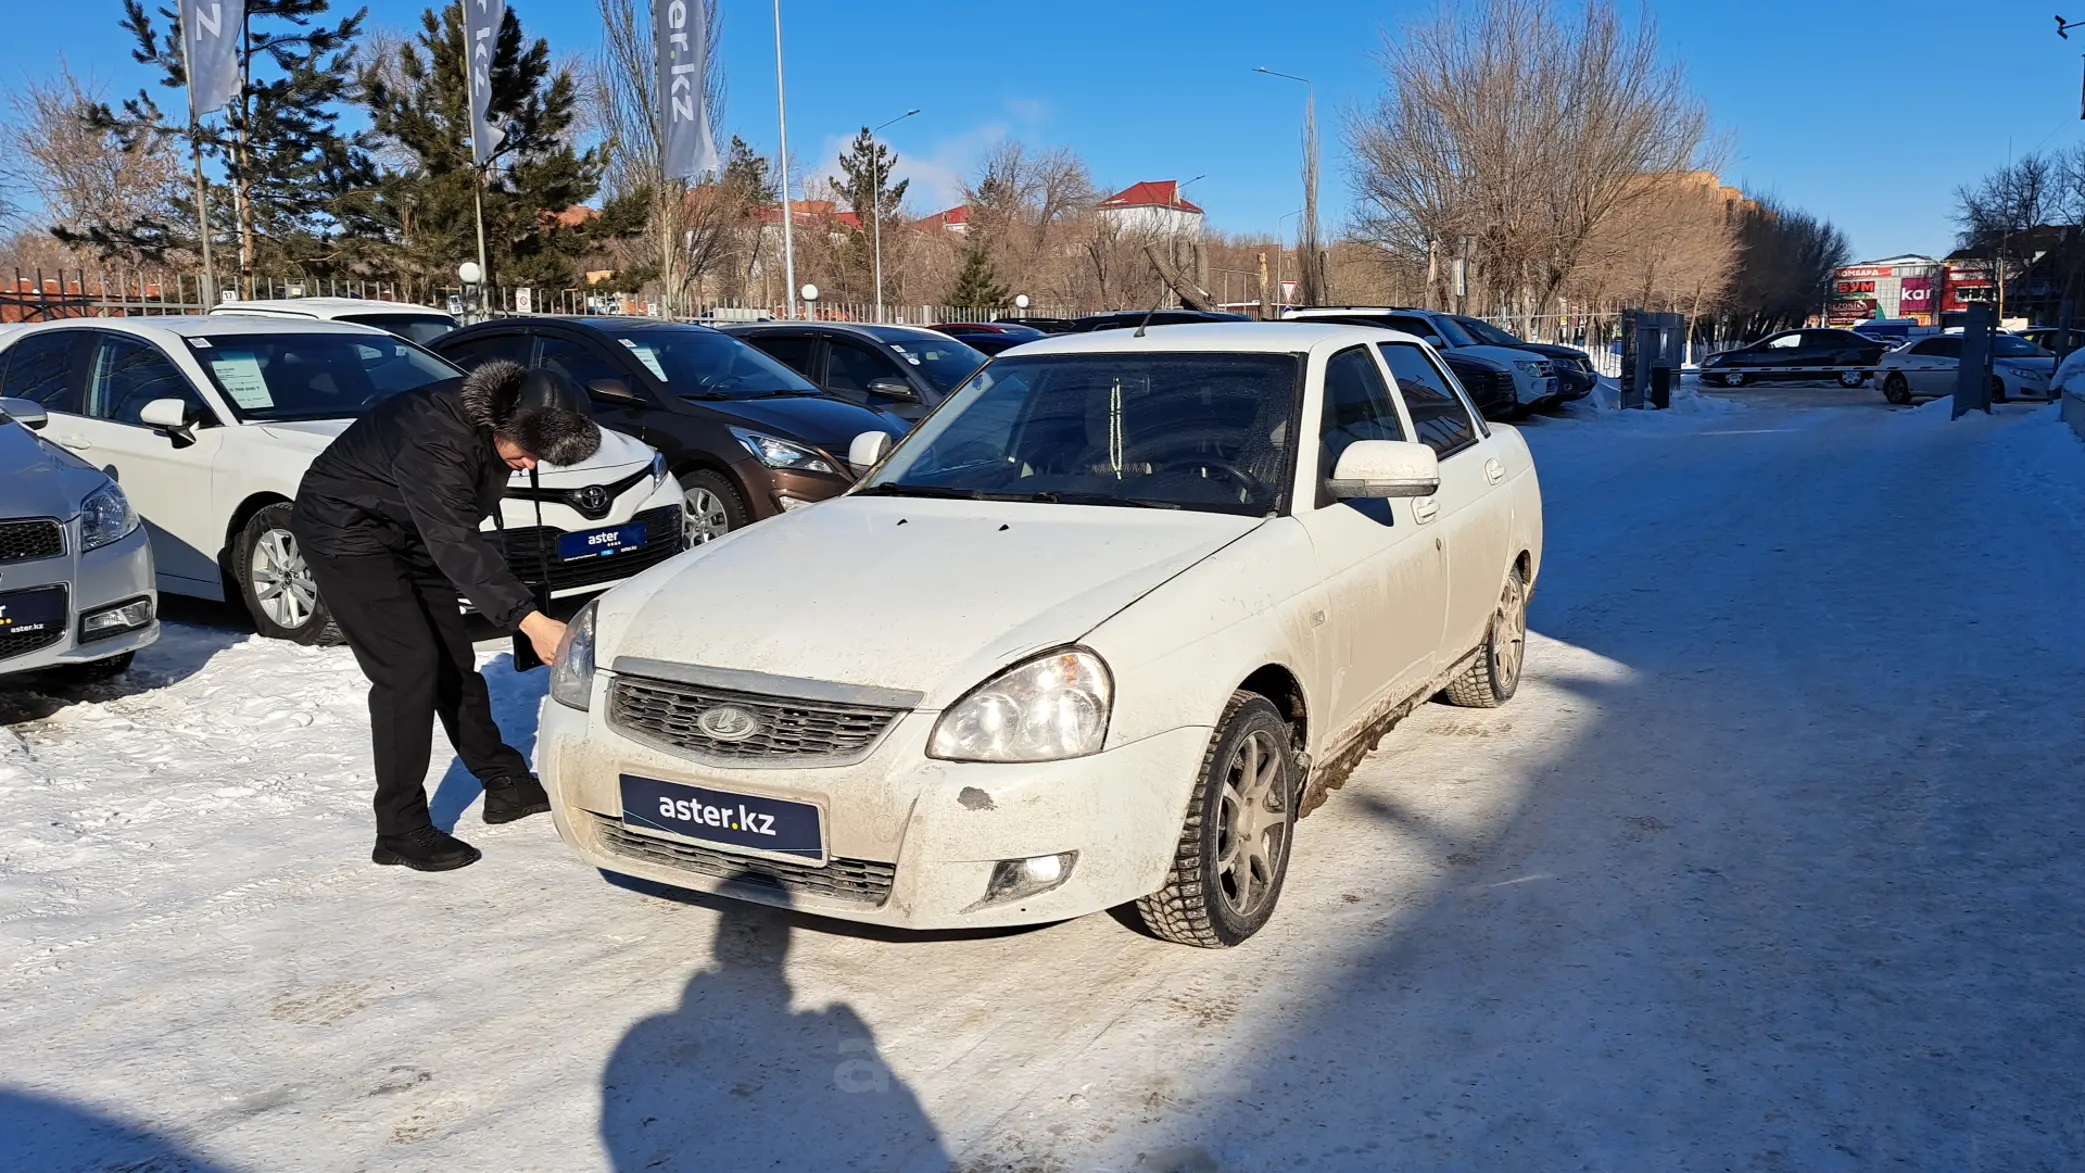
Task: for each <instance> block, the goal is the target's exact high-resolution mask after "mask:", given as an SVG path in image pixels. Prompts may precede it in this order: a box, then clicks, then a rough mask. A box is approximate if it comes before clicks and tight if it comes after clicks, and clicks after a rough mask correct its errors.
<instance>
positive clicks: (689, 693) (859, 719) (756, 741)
mask: <svg viewBox="0 0 2085 1173" xmlns="http://www.w3.org/2000/svg"><path fill="white" fill-rule="evenodd" d="M725 707H729V708H733V709H740V710H743V711H744V712H745V713H747V714H750V715H751V717H752V719H753V720H754V722H756V723H757V725H758V729H757V731H756V732H754V733H753V735H752V736H750V737H745V738H743V739H739V740H725V739H722V738H718V737H715V736H712V735H711V734H709V733H706V732H704V731H703V729H702V727H701V725H700V724H699V722H700V720H701V718H702V716H703V714H705V713H708V712H710V711H711V710H713V709H718V708H725ZM903 712H904V710H903V709H888V708H878V707H875V706H871V705H850V704H838V703H834V702H829V701H810V700H799V699H797V698H795V697H778V696H763V695H760V694H758V693H750V692H735V691H732V690H730V689H725V688H712V687H709V686H707V685H696V684H682V683H680V682H678V681H673V680H657V679H653V678H651V677H646V676H620V677H617V678H616V681H615V685H614V687H613V688H611V689H610V690H609V701H608V723H609V724H611V725H613V726H615V727H617V728H619V729H621V730H623V731H624V732H626V733H629V734H631V735H632V736H634V737H637V738H639V739H640V740H644V741H649V742H652V743H654V744H658V745H662V746H664V747H666V748H668V749H677V750H685V751H688V752H691V753H694V754H696V755H698V756H700V757H704V758H711V759H721V760H726V761H734V762H746V761H753V762H758V763H759V764H763V765H772V764H780V763H781V762H784V761H788V762H804V761H814V762H820V763H822V764H827V765H834V764H840V763H841V762H844V761H846V760H848V759H853V758H858V757H860V756H861V755H862V754H864V753H866V752H867V751H868V749H869V748H870V747H871V746H873V745H875V744H876V739H877V738H879V737H882V736H883V732H884V730H886V729H889V728H890V726H891V722H893V721H895V720H897V719H898V717H899V715H900V714H902V713H903Z"/></svg>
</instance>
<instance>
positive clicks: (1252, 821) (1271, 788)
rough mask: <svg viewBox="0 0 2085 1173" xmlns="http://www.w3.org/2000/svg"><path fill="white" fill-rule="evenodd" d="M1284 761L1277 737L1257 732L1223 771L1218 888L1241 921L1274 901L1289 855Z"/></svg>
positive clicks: (1218, 847)
mask: <svg viewBox="0 0 2085 1173" xmlns="http://www.w3.org/2000/svg"><path fill="white" fill-rule="evenodd" d="M1283 761H1284V757H1283V753H1282V749H1281V747H1280V746H1279V745H1277V744H1275V741H1274V737H1273V735H1272V734H1270V733H1268V732H1267V731H1266V730H1263V729H1256V730H1254V731H1253V732H1251V733H1250V734H1248V735H1247V736H1246V737H1245V738H1244V740H1242V741H1240V742H1239V743H1238V748H1237V750H1236V751H1234V752H1233V754H1232V755H1231V762H1230V765H1229V766H1228V767H1226V768H1225V771H1224V784H1223V799H1222V802H1223V809H1222V812H1221V814H1220V816H1219V819H1220V821H1219V823H1218V830H1217V839H1216V878H1217V889H1218V891H1219V892H1220V893H1221V894H1222V897H1223V902H1224V903H1225V904H1226V905H1227V906H1229V908H1230V910H1231V912H1232V913H1233V914H1235V915H1236V916H1238V917H1239V918H1241V919H1243V918H1248V917H1251V916H1253V915H1255V914H1256V913H1258V912H1259V911H1260V907H1261V906H1262V905H1264V904H1266V903H1267V902H1268V901H1269V900H1271V899H1272V898H1273V896H1274V880H1275V877H1277V876H1279V875H1280V874H1281V865H1282V862H1283V859H1284V857H1285V856H1287V854H1288V850H1289V795H1288V794H1287V793H1286V791H1287V787H1286V785H1285V784H1284V780H1285V779H1286V778H1287V776H1288V775H1287V771H1286V770H1284V769H1283V768H1282V763H1283Z"/></svg>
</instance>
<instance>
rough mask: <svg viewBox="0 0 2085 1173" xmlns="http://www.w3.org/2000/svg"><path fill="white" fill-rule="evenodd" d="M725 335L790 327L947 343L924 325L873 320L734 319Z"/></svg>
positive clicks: (887, 339) (884, 339)
mask: <svg viewBox="0 0 2085 1173" xmlns="http://www.w3.org/2000/svg"><path fill="white" fill-rule="evenodd" d="M720 329H722V330H723V331H724V333H726V334H781V333H786V332H788V331H790V330H809V331H820V330H825V331H831V332H832V333H835V334H852V335H854V336H855V337H857V338H873V339H876V340H877V341H879V342H897V341H900V340H902V339H906V338H917V339H923V340H932V341H937V342H946V341H947V340H948V338H949V335H947V334H943V333H942V332H941V331H939V330H929V329H927V328H926V327H925V326H895V325H890V326H887V325H878V324H877V323H875V322H743V323H739V322H734V323H731V324H728V325H725V326H722V327H720Z"/></svg>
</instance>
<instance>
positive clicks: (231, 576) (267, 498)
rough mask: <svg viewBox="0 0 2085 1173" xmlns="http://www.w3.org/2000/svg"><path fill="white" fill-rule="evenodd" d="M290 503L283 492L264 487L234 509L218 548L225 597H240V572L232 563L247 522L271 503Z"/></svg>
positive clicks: (218, 563) (219, 573)
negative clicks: (221, 543) (222, 543)
mask: <svg viewBox="0 0 2085 1173" xmlns="http://www.w3.org/2000/svg"><path fill="white" fill-rule="evenodd" d="M290 503H291V499H290V498H288V497H285V496H283V495H282V494H281V493H275V492H270V491H268V490H265V489H263V490H261V491H259V492H254V493H249V494H247V495H246V499H245V500H244V501H241V502H239V507H238V508H237V509H234V510H232V517H231V521H230V522H229V523H227V524H226V526H225V528H224V545H222V546H219V547H218V549H217V572H218V575H219V577H221V578H222V579H223V580H224V597H225V598H227V599H237V598H238V597H239V592H240V589H241V588H240V586H239V573H238V569H237V568H236V567H235V566H233V565H232V561H233V558H232V556H233V553H234V552H235V551H236V550H237V549H238V547H239V535H240V533H242V532H244V531H245V529H246V523H247V522H249V521H252V520H253V515H254V514H256V513H259V512H260V511H261V510H263V509H266V508H267V507H268V506H270V505H287V504H290Z"/></svg>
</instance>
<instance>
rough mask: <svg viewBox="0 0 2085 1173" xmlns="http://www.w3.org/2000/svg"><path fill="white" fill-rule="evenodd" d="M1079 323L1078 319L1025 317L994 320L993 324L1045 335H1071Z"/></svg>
mask: <svg viewBox="0 0 2085 1173" xmlns="http://www.w3.org/2000/svg"><path fill="white" fill-rule="evenodd" d="M1077 323H1078V319H1077V318H1032V317H1025V316H1024V317H1019V318H993V319H992V324H993V325H995V326H1026V327H1028V328H1029V329H1031V330H1041V331H1042V332H1043V333H1045V334H1069V333H1071V332H1072V327H1073V326H1075V325H1076V324H1077Z"/></svg>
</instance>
